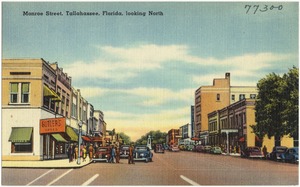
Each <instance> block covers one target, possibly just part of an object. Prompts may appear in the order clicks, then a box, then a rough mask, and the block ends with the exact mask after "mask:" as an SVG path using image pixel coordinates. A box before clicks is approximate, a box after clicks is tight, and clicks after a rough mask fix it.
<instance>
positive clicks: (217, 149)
mask: <svg viewBox="0 0 300 187" xmlns="http://www.w3.org/2000/svg"><path fill="white" fill-rule="evenodd" d="M210 153H211V154H222V149H221V147H218V146H214V147H212V148H211V149H210Z"/></svg>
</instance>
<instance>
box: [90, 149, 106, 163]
mask: <svg viewBox="0 0 300 187" xmlns="http://www.w3.org/2000/svg"><path fill="white" fill-rule="evenodd" d="M109 156H110V148H109V147H98V148H97V149H96V151H95V153H94V155H93V162H96V161H105V162H107V161H108V159H109Z"/></svg>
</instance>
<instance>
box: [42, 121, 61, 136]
mask: <svg viewBox="0 0 300 187" xmlns="http://www.w3.org/2000/svg"><path fill="white" fill-rule="evenodd" d="M59 132H66V118H49V119H41V120H40V134H51V133H59Z"/></svg>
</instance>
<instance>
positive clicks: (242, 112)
mask: <svg viewBox="0 0 300 187" xmlns="http://www.w3.org/2000/svg"><path fill="white" fill-rule="evenodd" d="M208 121H209V125H208V126H209V139H208V143H209V144H210V145H218V146H220V145H223V146H226V145H227V137H228V140H229V143H228V144H229V146H230V147H239V148H241V149H243V148H245V147H248V146H258V147H263V146H264V145H265V146H266V147H267V150H269V151H271V150H272V148H273V146H275V141H274V137H271V138H270V139H269V138H268V137H267V136H265V137H264V138H263V139H260V138H259V137H257V136H256V135H255V134H254V133H253V129H252V128H251V125H255V124H256V122H255V100H254V99H243V100H241V101H238V102H235V103H233V104H231V105H229V106H227V107H224V108H222V109H220V110H216V111H213V112H211V113H209V114H208ZM281 145H283V146H287V147H292V146H293V139H292V138H288V137H287V136H285V137H283V138H282V139H281Z"/></svg>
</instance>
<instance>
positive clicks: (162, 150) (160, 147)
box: [154, 144, 165, 153]
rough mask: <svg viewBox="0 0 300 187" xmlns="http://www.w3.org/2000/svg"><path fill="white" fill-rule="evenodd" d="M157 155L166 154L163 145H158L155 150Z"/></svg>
mask: <svg viewBox="0 0 300 187" xmlns="http://www.w3.org/2000/svg"><path fill="white" fill-rule="evenodd" d="M154 152H155V153H165V149H164V147H163V145H162V144H156V145H155V148H154Z"/></svg>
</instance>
